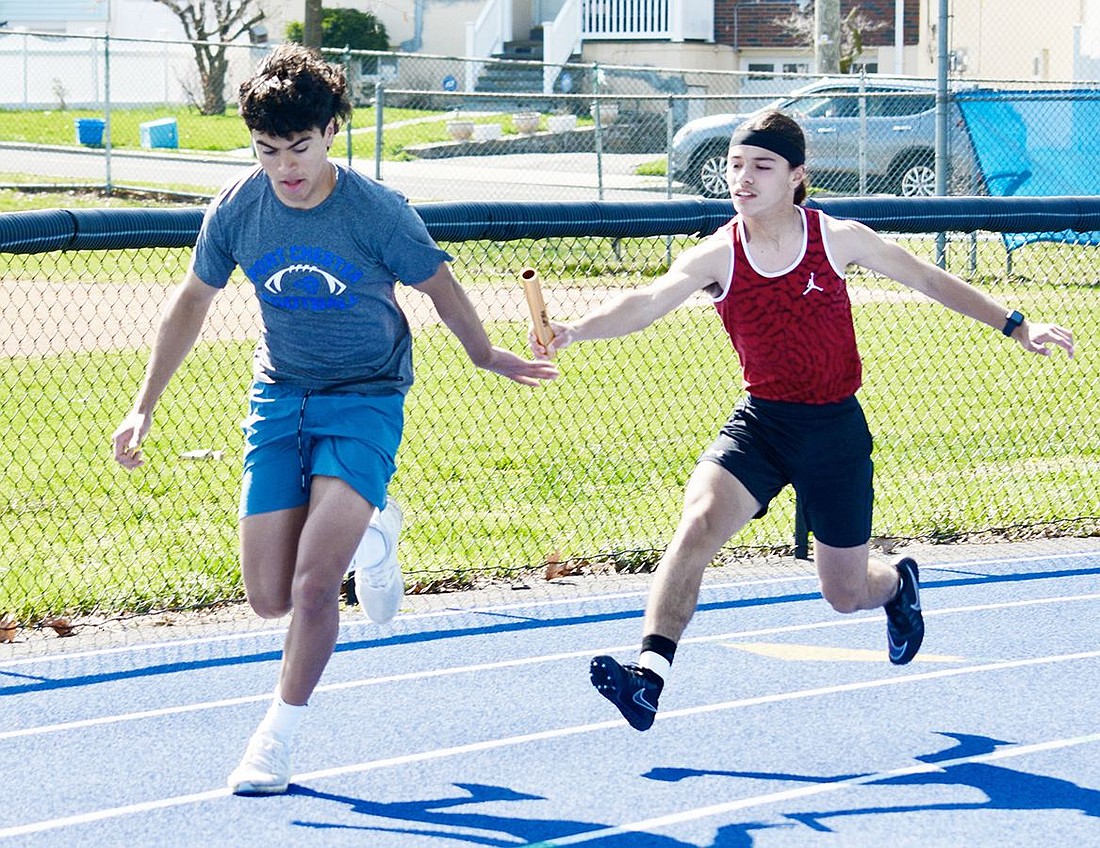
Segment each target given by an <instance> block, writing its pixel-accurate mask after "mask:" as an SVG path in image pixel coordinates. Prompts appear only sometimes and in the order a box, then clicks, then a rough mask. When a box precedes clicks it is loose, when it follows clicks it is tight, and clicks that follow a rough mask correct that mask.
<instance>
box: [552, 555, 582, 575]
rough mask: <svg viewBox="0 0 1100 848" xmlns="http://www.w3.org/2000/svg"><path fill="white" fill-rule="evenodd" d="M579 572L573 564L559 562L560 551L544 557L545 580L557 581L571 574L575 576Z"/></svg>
mask: <svg viewBox="0 0 1100 848" xmlns="http://www.w3.org/2000/svg"><path fill="white" fill-rule="evenodd" d="M579 571H580V568H579V567H578V566H576V565H574V564H573V563H570V562H562V561H561V551H553V552H552V553H549V554H547V556H546V579H547V580H558V579H559V578H562V577H568V576H570V575H571V574H577V573H578V572H579Z"/></svg>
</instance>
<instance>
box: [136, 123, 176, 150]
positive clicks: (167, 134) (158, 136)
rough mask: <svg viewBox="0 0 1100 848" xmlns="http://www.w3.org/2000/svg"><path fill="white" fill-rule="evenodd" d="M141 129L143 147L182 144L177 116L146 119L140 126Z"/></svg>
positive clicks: (173, 146) (172, 146)
mask: <svg viewBox="0 0 1100 848" xmlns="http://www.w3.org/2000/svg"><path fill="white" fill-rule="evenodd" d="M139 130H140V131H141V146H142V147H149V148H152V147H171V148H176V147H179V146H180V137H179V127H177V126H176V119H175V118H160V119H158V120H156V121H146V122H145V123H143V124H141V125H140V126H139Z"/></svg>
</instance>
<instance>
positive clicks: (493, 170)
mask: <svg viewBox="0 0 1100 848" xmlns="http://www.w3.org/2000/svg"><path fill="white" fill-rule="evenodd" d="M213 46H214V45H210V44H208V43H206V42H194V43H180V42H173V41H155V40H136V39H117V38H116V39H106V38H104V37H102V36H66V37H64V38H61V37H57V36H48V37H47V36H46V35H45V34H35V33H8V34H6V35H3V37H0V73H2V74H3V76H4V78H5V79H6V80H9V81H10V83H11V84H10V85H7V86H5V88H4V90H3V91H2V92H0V121H2V125H0V144H3V145H4V146H5V147H8V148H9V149H10V148H12V147H14V148H16V150H19V149H20V148H22V149H27V148H29V149H30V152H34V153H36V154H38V157H39V160H40V161H41V157H42V156H43V155H44V151H43V149H42V148H44V147H46V148H56V147H69V148H75V149H79V150H81V151H83V152H85V153H86V154H90V158H88V159H86V160H85V161H84V162H83V165H82V167H81V168H80V169H79V171H80V173H81V175H82V176H84V177H86V178H90V179H91V180H92V181H94V182H95V183H96V184H99V185H102V186H106V187H107V188H113V187H115V186H116V185H120V186H125V185H127V184H130V183H134V182H135V181H136V182H139V183H141V184H142V185H146V186H149V185H152V186H158V187H163V188H175V189H177V190H178V189H181V188H182V189H186V190H192V191H197V192H198V193H200V194H201V193H207V194H209V193H212V192H213V191H215V190H216V189H217V187H218V186H219V185H220V184H221V182H222V181H223V179H224V174H219V175H217V176H209V175H204V174H201V173H200V172H199V171H197V170H195V172H194V173H193V174H191V175H190V176H188V175H187V173H186V172H185V171H184V170H183V169H182V168H180V169H175V170H173V169H172V167H171V165H170V164H168V163H171V162H173V161H175V162H176V163H177V164H178V165H182V164H183V161H184V160H186V159H189V158H190V159H193V158H195V157H199V158H202V159H204V160H216V161H220V162H222V163H223V164H225V165H227V166H233V165H235V164H239V163H240V162H241V160H242V159H244V160H247V159H249V158H250V157H251V150H250V141H249V137H248V134H247V131H246V130H245V129H244V127H243V125H242V124H241V122H240V121H239V120H236V119H235V117H234V116H233V114H232V108H231V107H232V102H230V109H229V110H228V111H227V113H226V114H219V115H204V114H201V109H200V106H201V105H203V104H206V103H208V102H210V101H211V100H214V101H217V100H218V99H219V97H220V99H225V97H228V98H229V100H230V101H232V96H233V94H234V93H235V92H236V90H237V87H238V85H239V83H240V82H241V81H242V80H243V79H244V78H245V77H247V76H248V75H249V74H250V73H251V72H252V71H253V70H254V68H255V66H256V64H257V62H259V61H260V59H262V57H263V56H264V55H265V54H266V52H267V48H266V47H264V46H255V45H232V44H229V45H216V46H217V47H218V48H219V49H222V50H224V51H225V77H224V83H223V84H222V85H221V86H220V87H219V88H218V91H217V94H218V95H219V97H214V96H212V93H211V92H210V91H209V90H208V89H209V86H210V85H214V83H208V84H207V86H205V87H204V84H203V81H202V79H200V78H199V75H198V71H197V70H196V59H195V51H197V50H200V49H201V48H203V47H213ZM328 58H329V59H330V60H331V61H334V62H338V63H341V64H343V65H344V66H345V67H346V69H347V73H348V77H349V80H350V82H351V88H352V92H353V99H354V102H355V104H356V106H357V108H356V110H355V113H354V115H353V119H352V121H351V122H350V123H349V125H348V126H347V127H345V128H344V132H343V133H342V135H341V137H340V139H339V140H338V143H337V144H336V146H335V147H334V149H333V153H334V156H336V157H338V158H342V159H346V160H347V161H348V162H349V163H350V164H352V165H353V166H355V167H357V168H359V169H361V170H363V171H364V172H366V173H368V174H369V175H371V176H373V177H375V178H377V179H381V180H385V181H386V182H387V183H391V184H393V185H394V186H395V187H396V188H398V189H400V190H402V191H404V192H405V193H406V194H407V195H408V196H409V197H410V198H411V199H413V200H414V201H431V200H466V199H479V197H484V198H486V199H505V200H522V199H529V200H556V199H560V200H576V199H608V200H615V199H637V198H644V197H657V196H665V197H671V196H677V195H684V194H688V195H690V194H702V195H704V196H707V197H725V196H726V185H725V168H724V163H725V149H726V147H727V146H728V140H729V132H730V130H731V129H732V127H733V126H735V125H736V123H737V122H738V121H739V120H740V118H741V117H743V116H744V115H746V114H747V113H750V112H752V111H754V110H755V109H758V108H760V107H761V106H764V105H767V104H769V103H773V102H774V103H775V104H776V105H778V106H779V107H780V108H783V109H784V110H785V111H787V112H789V113H791V114H793V115H795V116H797V117H799V119H800V120H801V121H802V122H803V124H804V126H805V128H806V132H807V137H808V143H809V151H808V153H809V157H810V159H809V161H810V165H811V171H810V180H811V183H812V184H813V185H815V186H816V187H817V188H818V189H819V190H821V191H824V192H826V193H832V194H835V193H840V194H861V195H865V194H868V193H889V194H896V195H906V196H930V195H933V194H937V193H943V194H957V195H974V194H993V195H1007V194H1025V195H1026V194H1034V195H1043V194H1049V193H1051V192H1050V191H1049V190H1048V189H1044V188H1043V187H1042V186H1040V185H1032V186H1026V185H1025V186H1022V185H1020V183H1021V181H1022V180H1021V179H1020V178H1021V176H1022V175H1024V174H1025V173H1026V172H1027V171H1028V163H1027V161H1026V155H1024V154H1026V151H1028V150H1033V149H1041V150H1052V151H1066V152H1069V151H1074V150H1077V149H1080V148H1082V147H1085V148H1087V149H1089V150H1090V151H1091V149H1092V147H1093V146H1094V143H1093V142H1092V138H1093V136H1094V133H1093V132H1092V130H1091V128H1092V127H1094V126H1095V123H1096V119H1097V117H1100V116H1098V115H1097V112H1100V107H1098V106H1097V105H1096V104H1097V101H1098V98H1100V83H1095V82H1092V83H1082V82H1065V83H1050V82H1044V83H1042V84H1040V83H1036V82H1023V81H1013V80H974V79H967V80H961V79H953V80H951V81H950V83H949V90H948V92H947V93H948V96H949V102H948V103H947V105H946V107H945V111H944V113H943V115H944V121H943V126H942V136H943V137H942V139H938V138H937V132H938V131H939V130H940V128H938V127H937V123H938V119H937V109H936V98H937V90H936V86H935V83H934V82H933V81H930V80H917V79H907V80H906V79H901V80H892V79H890V78H886V77H879V76H877V75H866V74H864V75H849V76H843V77H833V78H821V77H816V76H809V75H804V74H796V73H788V74H777V73H765V72H752V73H749V72H734V71H727V72H722V71H705V70H683V69H673V68H660V67H627V66H617V65H599V64H569V63H565V64H562V65H546V64H544V63H542V62H528V61H520V60H506V59H501V60H493V61H485V60H476V61H475V60H468V59H461V58H457V57H446V56H430V55H422V54H403V53H378V52H371V51H351V50H345V51H338V52H334V51H329V52H328ZM959 98H968V101H967V102H969V103H975V102H987V101H993V100H995V101H996V102H998V103H1000V104H1002V105H1003V106H1004V111H1003V113H1002V114H1001V115H999V116H995V117H993V118H992V120H993V121H994V122H995V123H998V124H999V123H1001V119H1002V118H1003V117H1004V116H1005V115H1006V114H1007V115H1008V116H1010V117H1011V121H1010V122H1009V123H1010V124H1012V123H1015V124H1018V125H1019V126H1018V129H1017V131H1016V136H1018V137H1012V138H1009V139H1005V138H997V139H996V140H995V141H996V142H997V143H998V144H1000V146H1001V147H1003V148H1004V149H1007V150H1010V151H1020V152H1021V156H1020V157H1017V158H1018V159H1022V161H1020V162H998V163H996V166H994V167H989V166H986V165H985V163H983V162H982V161H981V153H982V151H981V150H976V145H980V144H981V143H982V140H983V139H985V138H986V137H987V136H988V134H989V133H988V132H987V129H988V128H986V127H984V126H983V125H982V121H983V118H984V116H983V115H974V114H968V113H966V112H965V111H964V110H963V109H962V108H961V106H960V103H959ZM1037 98H1041V100H1040V101H1038V102H1037ZM138 153H142V154H145V155H146V157H148V156H152V155H156V156H160V157H163V159H165V160H167V162H166V163H165V167H164V169H163V170H162V172H161V173H160V174H157V173H155V172H153V173H148V172H147V173H145V174H144V175H142V176H138V177H136V178H135V177H132V176H131V175H132V174H133V173H134V172H135V169H136V165H135V164H134V162H133V157H134V156H135V154H138ZM548 157H552V164H548ZM18 161H26V159H22V160H20V159H18V158H17V162H18ZM1001 166H1003V167H1001ZM28 167H33V166H28ZM39 168H41V166H39ZM533 169H536V170H549V171H552V172H553V173H555V174H556V175H557V178H556V179H554V180H535V181H532V180H528V179H525V178H524V174H525V172H529V171H531V170H533ZM68 170H70V171H71V170H72V169H71V168H70V169H68ZM1092 170H1095V168H1093V169H1092ZM22 172H24V173H25V171H22ZM46 172H48V169H47V171H46ZM32 173H33V171H32ZM139 173H140V172H139ZM177 174H178V177H176V178H175V179H173V177H175V175H177ZM1080 179H1081V180H1083V181H1084V182H1085V185H1086V188H1082V190H1081V191H1080V192H1062V193H1082V194H1083V193H1089V191H1090V190H1089V189H1088V188H1087V186H1088V185H1090V179H1091V178H1090V177H1089V176H1088V175H1087V171H1086V172H1085V173H1082V174H1081V175H1080ZM940 181H942V185H941V184H940ZM471 195H474V197H473V198H472V197H471Z"/></svg>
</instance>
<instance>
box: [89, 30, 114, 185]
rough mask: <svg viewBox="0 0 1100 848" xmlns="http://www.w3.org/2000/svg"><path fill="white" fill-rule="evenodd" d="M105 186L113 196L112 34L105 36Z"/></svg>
mask: <svg viewBox="0 0 1100 848" xmlns="http://www.w3.org/2000/svg"><path fill="white" fill-rule="evenodd" d="M93 43H94V42H93ZM103 136H104V138H103V185H104V189H105V191H106V192H107V196H108V197H110V196H111V189H112V186H111V34H110V33H109V32H108V33H105V34H104V36H103Z"/></svg>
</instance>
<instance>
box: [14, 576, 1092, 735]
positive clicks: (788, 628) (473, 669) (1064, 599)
mask: <svg viewBox="0 0 1100 848" xmlns="http://www.w3.org/2000/svg"><path fill="white" fill-rule="evenodd" d="M1096 600H1100V593H1096V594H1093V595H1064V596H1059V597H1054V598H1027V599H1024V600H1018V601H1005V602H1003V603H995V604H978V605H975V606H965V607H950V608H946V609H938V610H926V611H925V613H924V616H925V618H929V617H932V616H941V615H954V614H958V613H966V612H975V611H989V610H996V609H1010V608H1017V607H1029V606H1039V605H1044V604H1055V603H1071V602H1074V601H1096ZM881 621H882V616H881V615H879V614H874V615H860V616H851V617H845V618H838V619H831V620H829V621H818V622H813V623H811V624H789V625H781V626H776V627H765V628H762V629H758V630H739V631H733V632H732V633H718V634H714V635H710V636H693V637H689V638H686V639H684V640H682V641H681V643H680V644H681V645H686V644H703V643H707V642H721V641H724V640H729V639H747V638H758V637H760V636H776V635H782V634H789V633H801V632H806V631H809V630H825V629H829V628H833V627H850V626H853V625H862V624H876V623H881ZM636 648H637V645H636V644H631V645H614V646H612V647H604V648H586V649H584V650H579V651H563V652H560V653H555V654H542V655H540V656H535V657H520V658H517V659H511V660H498V661H497V662H491V663H477V664H474V665H462V666H449V667H447V668H436V669H429V670H426V671H409V672H404V673H402V674H389V675H383V676H380V677H370V678H366V679H364V680H347V681H343V682H341V683H326V684H322V685H320V686H318V687H317V689H316V690H315V691H316V692H319V693H320V692H339V691H343V690H346V689H359V688H362V687H365V686H380V685H383V684H387V683H403V682H407V681H412V680H428V679H431V678H437V677H448V676H450V675H458V674H476V673H480V672H486V671H494V670H498V669H503V668H515V667H517V666H526V665H536V664H539V663H552V662H561V661H563V660H571V659H578V658H580V657H592V656H594V655H596V654H613V653H617V652H622V651H630V650H634V649H636ZM269 700H271V693H270V692H263V693H261V694H258V695H242V696H240V697H237V698H223V699H220V700H216V701H202V702H199V703H195V704H183V705H180V706H171V707H160V708H158V709H155V710H141V711H138V712H133V713H122V714H119V715H107V716H98V717H96V718H88V719H80V720H78V721H69V722H62V723H59V724H45V725H39V726H37V727H25V728H21V729H18V730H5V731H0V740H4V739H16V738H20V737H25V736H38V735H42V734H47V733H62V732H66V731H71V730H79V729H82V728H86V727H96V726H98V725H105V724H115V723H119V722H125V721H139V720H142V719H150V718H161V717H164V716H170V715H180V714H183V713H192V712H200V711H202V710H209V709H220V708H223V707H236V706H241V705H242V704H255V703H260V702H264V703H266V702H267V701H269Z"/></svg>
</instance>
